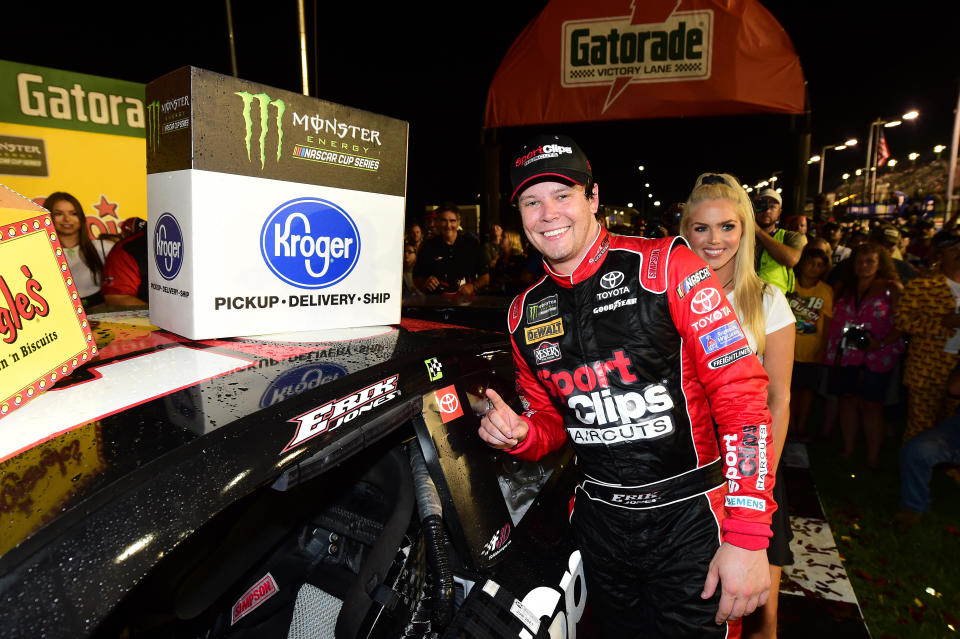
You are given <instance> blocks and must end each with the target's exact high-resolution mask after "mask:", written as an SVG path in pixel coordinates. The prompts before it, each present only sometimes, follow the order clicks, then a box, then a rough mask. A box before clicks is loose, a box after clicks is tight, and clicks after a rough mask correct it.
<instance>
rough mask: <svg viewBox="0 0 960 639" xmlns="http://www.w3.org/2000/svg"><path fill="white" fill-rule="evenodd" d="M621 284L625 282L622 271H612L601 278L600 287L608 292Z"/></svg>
mask: <svg viewBox="0 0 960 639" xmlns="http://www.w3.org/2000/svg"><path fill="white" fill-rule="evenodd" d="M621 282H623V273H621V272H620V271H610V272H609V273H604V274H603V275H602V276H601V277H600V286H602V287H603V288H605V289H607V290H610V289H611V288H616V287H617V286H620V283H621Z"/></svg>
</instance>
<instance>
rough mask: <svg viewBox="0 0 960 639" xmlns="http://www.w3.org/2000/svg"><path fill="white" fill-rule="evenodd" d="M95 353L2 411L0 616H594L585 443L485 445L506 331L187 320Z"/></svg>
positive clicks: (420, 620)
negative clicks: (189, 330) (318, 328)
mask: <svg viewBox="0 0 960 639" xmlns="http://www.w3.org/2000/svg"><path fill="white" fill-rule="evenodd" d="M92 324H93V328H94V331H95V334H96V336H97V344H98V347H99V350H100V357H99V358H98V359H97V360H95V361H93V362H91V363H90V364H87V365H85V366H83V367H82V368H80V369H78V370H77V372H76V373H75V374H73V375H71V376H70V377H68V378H64V379H63V380H61V381H60V382H59V383H58V384H57V385H56V386H55V387H54V388H52V389H50V390H49V391H47V392H46V393H44V394H43V395H41V396H40V397H38V398H36V399H35V400H34V401H32V402H31V403H29V404H27V405H26V406H24V407H22V408H20V409H18V410H16V411H14V412H12V413H11V414H10V415H8V416H6V417H4V418H3V419H0V460H2V461H0V479H2V500H0V509H2V513H0V514H2V520H0V601H2V605H0V628H2V632H0V634H2V635H3V636H4V637H30V638H34V637H69V638H71V639H72V638H76V637H87V636H90V637H125V638H126V637H129V638H136V637H275V636H276V637H293V638H299V637H441V636H451V637H509V636H516V637H575V636H576V635H577V634H578V633H579V634H580V636H589V632H590V631H589V629H588V624H589V613H588V610H587V605H586V599H587V595H586V589H585V586H584V581H583V573H582V569H581V564H580V559H579V553H578V552H577V551H576V550H575V548H574V546H573V543H572V540H571V538H570V536H569V534H568V532H567V531H568V528H567V524H566V515H567V500H568V499H569V496H570V495H571V494H572V486H573V483H574V481H575V472H574V470H573V463H572V457H571V452H570V450H569V449H564V450H562V451H558V452H557V453H555V454H554V455H553V456H551V457H550V458H548V459H544V460H542V461H541V462H539V463H535V464H534V463H528V462H521V461H519V460H516V459H513V458H511V457H509V456H508V455H504V454H502V453H498V452H496V451H493V450H491V449H489V448H488V447H487V446H486V445H485V444H483V442H482V441H481V440H480V439H479V437H478V436H477V433H476V431H477V426H478V420H479V418H478V417H477V415H476V413H477V412H478V410H480V411H482V410H483V407H484V406H485V404H486V401H485V400H483V399H481V397H482V396H483V390H484V389H485V388H488V387H492V388H494V389H496V390H497V391H498V392H500V393H501V394H502V395H503V396H504V397H505V398H513V399H514V400H515V395H516V393H515V390H514V382H513V365H512V360H511V355H510V349H509V343H508V341H507V339H506V337H505V336H504V335H503V334H500V333H495V332H491V331H479V330H472V329H471V330H468V329H464V328H458V327H455V326H450V325H443V324H437V323H433V322H429V321H425V320H420V319H405V320H404V321H403V323H402V324H401V325H400V326H398V327H376V328H359V329H348V330H341V331H323V332H318V333H316V334H310V333H296V334H290V335H270V336H264V337H263V338H233V339H224V340H204V341H190V340H186V339H184V338H181V337H178V336H176V335H173V334H171V333H167V332H165V331H162V330H159V329H157V328H156V327H154V326H151V325H150V324H149V321H148V320H147V317H146V313H145V312H143V311H140V312H133V311H131V312H125V313H120V314H108V315H101V316H93V317H92Z"/></svg>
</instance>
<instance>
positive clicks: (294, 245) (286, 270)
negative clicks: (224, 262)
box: [260, 198, 360, 288]
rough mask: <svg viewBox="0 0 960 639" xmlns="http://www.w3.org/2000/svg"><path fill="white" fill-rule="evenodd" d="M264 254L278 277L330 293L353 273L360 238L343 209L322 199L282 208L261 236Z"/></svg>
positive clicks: (308, 200) (265, 225)
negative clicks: (329, 287) (327, 288)
mask: <svg viewBox="0 0 960 639" xmlns="http://www.w3.org/2000/svg"><path fill="white" fill-rule="evenodd" d="M260 251H261V253H262V255H263V260H264V262H266V264H267V266H268V267H269V268H270V270H271V271H273V273H274V275H276V276H277V277H279V278H280V279H281V280H283V281H284V282H287V283H288V284H292V285H294V286H297V287H299V288H325V287H327V286H331V285H333V284H336V283H337V282H339V281H340V280H342V279H343V278H345V277H346V276H347V275H349V274H350V272H351V271H352V270H353V268H354V267H355V266H356V265H357V260H358V258H359V257H360V233H359V231H358V230H357V225H356V224H355V223H354V221H353V219H352V218H351V217H350V216H349V215H348V214H347V212H346V211H344V210H343V209H342V208H340V207H339V206H337V205H336V204H334V203H333V202H328V201H326V200H321V199H319V198H299V199H296V200H291V201H289V202H286V203H284V204H282V205H280V207H278V208H277V209H276V210H275V211H273V213H271V214H270V216H269V217H268V218H267V220H266V222H264V224H263V229H261V231H260Z"/></svg>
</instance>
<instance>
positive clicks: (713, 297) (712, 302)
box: [690, 288, 720, 315]
mask: <svg viewBox="0 0 960 639" xmlns="http://www.w3.org/2000/svg"><path fill="white" fill-rule="evenodd" d="M718 306H720V293H719V292H718V291H717V289H715V288H704V289H701V290H700V291H698V292H697V294H696V295H694V296H693V299H692V300H690V310H691V311H693V312H694V313H696V314H697V315H703V314H704V313H709V312H710V311H712V310H713V309H715V308H716V307H718Z"/></svg>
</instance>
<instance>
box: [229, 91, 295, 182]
mask: <svg viewBox="0 0 960 639" xmlns="http://www.w3.org/2000/svg"><path fill="white" fill-rule="evenodd" d="M235 95H239V96H240V99H241V100H243V124H244V126H245V129H246V136H245V137H244V143H245V144H246V146H247V160H251V158H250V138H251V137H253V120H252V119H251V117H250V111H251V106H252V105H253V101H254V100H256V101H257V106H258V107H259V108H260V139H259V140H260V168H261V169H263V167H264V164H265V163H266V159H265V157H264V146H265V144H266V141H267V129H268V128H269V126H270V122H269V114H268V107H269V106H270V105H273V106H274V107H276V109H277V162H279V161H280V149H281V147H282V146H283V112H284V111H285V110H286V105H285V104H284V102H283V100H272V101H271V99H270V96H269V95H267V94H266V93H247V92H246V91H237V92H236V93H235Z"/></svg>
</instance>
